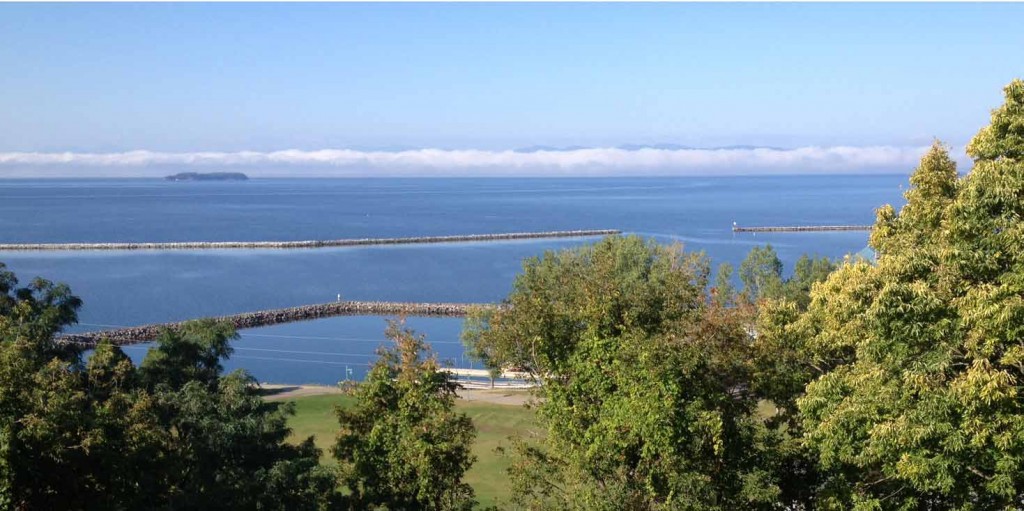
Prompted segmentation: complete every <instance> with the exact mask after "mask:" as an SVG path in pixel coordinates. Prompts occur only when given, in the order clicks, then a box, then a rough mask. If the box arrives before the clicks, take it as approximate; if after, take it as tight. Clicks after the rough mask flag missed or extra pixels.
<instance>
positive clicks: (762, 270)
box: [740, 245, 783, 302]
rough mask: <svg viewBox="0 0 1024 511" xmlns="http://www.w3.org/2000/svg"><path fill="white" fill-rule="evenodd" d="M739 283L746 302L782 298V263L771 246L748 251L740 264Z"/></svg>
mask: <svg viewBox="0 0 1024 511" xmlns="http://www.w3.org/2000/svg"><path fill="white" fill-rule="evenodd" d="M740 281H742V282H743V293H744V295H745V296H746V299H747V301H750V302H756V301H757V300H759V299H762V298H780V297H781V296H782V293H783V290H782V261H781V260H780V259H779V255H778V254H777V253H775V249H774V248H772V246H771V245H765V246H763V247H754V248H753V249H751V250H750V252H749V253H748V254H747V257H746V258H745V259H744V260H743V262H742V263H741V264H740Z"/></svg>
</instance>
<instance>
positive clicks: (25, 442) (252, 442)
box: [0, 264, 336, 510]
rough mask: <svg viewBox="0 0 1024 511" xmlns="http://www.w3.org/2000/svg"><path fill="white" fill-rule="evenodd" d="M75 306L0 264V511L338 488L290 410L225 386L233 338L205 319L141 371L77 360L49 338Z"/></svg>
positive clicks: (126, 364)
mask: <svg viewBox="0 0 1024 511" xmlns="http://www.w3.org/2000/svg"><path fill="white" fill-rule="evenodd" d="M80 306H81V300H80V299H78V298H77V297H75V296H74V295H72V294H71V292H70V290H69V289H68V288H67V286H64V285H54V284H52V283H50V282H47V281H45V280H42V279H37V280H35V281H33V282H32V283H30V284H29V285H28V286H25V287H17V279H16V278H15V277H14V275H13V274H12V273H10V272H8V271H6V269H5V267H4V266H3V264H0V508H3V509H24V510H35V509H39V510H49V509H67V510H74V509H111V510H118V509H124V510H128V509H161V508H162V509H247V510H248V509H321V508H325V507H327V506H329V505H330V504H331V502H332V501H333V500H335V486H336V483H335V479H334V477H333V475H332V474H331V473H330V471H329V470H327V469H325V468H323V467H320V466H319V455H320V453H319V451H318V450H317V449H316V448H315V447H314V446H313V445H312V441H311V440H307V441H306V442H304V443H302V444H300V445H298V446H293V445H290V444H288V443H286V442H285V438H286V437H287V436H288V434H289V430H288V428H287V427H286V424H285V420H286V418H287V416H288V414H289V413H290V408H288V407H287V406H284V405H281V404H275V403H267V402H265V401H264V400H263V399H262V398H261V397H260V396H259V395H258V393H257V388H256V386H255V382H254V381H252V379H251V378H250V377H249V376H247V375H245V374H244V373H233V374H231V375H228V376H222V375H221V374H220V373H221V365H220V363H221V361H222V360H223V358H225V357H226V356H227V355H228V354H229V353H230V347H229V344H228V342H229V341H230V340H231V339H234V338H235V333H234V330H233V329H232V328H231V327H230V325H226V324H221V323H216V322H212V321H201V322H196V323H190V324H186V325H185V326H184V327H183V328H182V329H181V330H180V331H165V332H163V333H162V334H161V336H160V338H159V339H158V340H157V345H156V347H154V348H153V349H152V351H151V352H150V355H149V356H148V357H147V359H146V361H145V362H144V364H143V368H142V369H139V368H136V367H135V366H134V365H133V364H132V362H131V360H130V359H129V358H128V357H127V356H125V354H124V353H123V352H122V351H121V350H120V349H119V348H117V347H115V346H113V345H111V344H110V343H109V342H101V343H100V344H99V345H98V346H97V347H96V348H95V350H94V351H93V352H92V353H91V354H90V356H88V358H87V359H84V358H83V355H82V353H81V352H80V350H78V349H76V348H74V347H71V346H68V345H64V344H62V343H60V342H59V341H58V340H56V339H55V337H54V335H55V334H57V333H58V332H60V331H61V330H62V329H63V328H65V327H67V326H68V325H70V324H73V323H74V322H75V321H76V319H77V310H78V308H79V307H80Z"/></svg>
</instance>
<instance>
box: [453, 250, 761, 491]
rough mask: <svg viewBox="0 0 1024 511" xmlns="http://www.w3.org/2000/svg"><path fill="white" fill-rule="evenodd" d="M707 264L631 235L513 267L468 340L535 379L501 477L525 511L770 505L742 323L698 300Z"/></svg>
mask: <svg viewBox="0 0 1024 511" xmlns="http://www.w3.org/2000/svg"><path fill="white" fill-rule="evenodd" d="M708 273H709V265H708V262H707V260H706V258H705V257H704V256H703V254H690V253H686V252H683V251H682V249H681V247H679V246H671V247H669V246H662V245H658V244H656V243H654V242H649V241H644V240H642V239H640V238H639V237H635V236H630V237H622V236H611V237H608V238H605V239H603V240H601V241H600V242H598V243H597V244H596V245H593V246H587V247H582V248H579V249H574V250H567V251H562V252H549V253H546V254H545V255H544V257H543V258H540V259H531V260H528V261H527V262H526V263H524V268H523V272H522V273H521V274H520V275H519V276H518V277H517V278H516V282H515V285H514V288H513V289H514V290H513V292H512V293H511V294H510V295H509V297H508V298H507V299H506V302H505V304H504V306H503V307H501V308H499V309H497V310H493V311H491V312H490V313H489V316H488V319H487V321H486V322H484V323H469V326H470V328H477V329H479V330H478V331H475V332H472V334H471V335H470V336H469V338H471V339H473V340H474V341H475V342H476V343H477V344H478V345H480V346H483V347H485V349H487V350H488V353H491V354H492V355H493V356H492V359H491V360H492V362H493V363H497V364H501V365H514V366H517V367H523V368H525V369H527V370H528V371H530V372H531V373H532V374H533V375H535V377H536V378H538V379H539V380H541V381H543V385H542V386H541V387H540V388H539V390H538V392H539V397H540V398H541V399H539V400H538V403H537V408H538V417H539V419H540V420H541V423H542V424H543V425H544V427H545V430H546V434H545V436H544V438H543V439H542V440H540V441H539V443H533V442H527V441H525V440H524V441H521V442H519V443H518V447H517V449H516V450H515V454H514V457H513V469H512V471H511V476H512V479H513V483H514V494H515V495H516V502H515V503H516V504H517V505H519V506H520V507H525V508H531V509H737V508H766V509H767V508H771V507H772V506H773V505H774V503H775V502H777V501H778V500H779V498H780V492H781V490H780V487H779V484H778V472H777V471H776V469H777V468H779V466H780V465H779V463H778V461H779V460H777V459H776V458H774V456H773V449H772V447H771V446H772V445H773V444H775V443H777V442H778V441H779V438H778V436H777V435H775V434H774V433H773V432H772V431H769V430H768V429H767V428H765V425H764V423H763V421H761V420H760V419H759V418H758V417H756V415H755V413H754V410H755V407H756V399H755V398H754V396H753V395H752V394H751V393H750V392H749V391H748V389H747V386H746V379H747V375H748V373H749V365H748V360H749V359H748V355H749V351H748V347H749V345H750V343H749V339H750V337H749V330H748V327H749V322H748V320H749V315H747V314H746V312H747V309H745V308H727V307H724V306H721V305H720V304H716V303H714V302H712V301H709V300H708V299H707V295H706V292H705V290H706V289H707V284H708Z"/></svg>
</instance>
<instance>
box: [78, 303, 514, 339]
mask: <svg viewBox="0 0 1024 511" xmlns="http://www.w3.org/2000/svg"><path fill="white" fill-rule="evenodd" d="M474 307H497V305H495V304H473V303H416V302H355V301H342V302H331V303H321V304H314V305H303V306H300V307H289V308H286V309H273V310H265V311H256V312H244V313H241V314H233V315H230V316H220V317H217V318H214V319H218V320H222V321H229V322H230V323H231V324H232V325H234V326H235V328H237V329H239V330H241V329H245V328H257V327H261V326H270V325H278V324H281V323H291V322H295V321H309V320H313V319H320V318H330V317H334V316H434V317H463V316H465V315H466V314H467V313H468V312H469V311H470V309H472V308H474ZM182 323H183V322H176V323H158V324H153V325H141V326H136V327H128V328H119V329H116V330H104V331H99V332H86V333H79V334H65V335H63V336H61V337H60V338H59V341H60V342H63V343H72V344H78V345H80V346H83V347H86V348H91V347H94V346H95V345H96V344H97V343H98V342H99V341H100V340H102V339H109V340H110V341H111V342H112V343H114V344H117V345H122V344H137V343H142V342H149V341H152V340H154V339H156V337H157V335H159V333H160V331H161V330H163V329H164V328H177V327H180V326H181V325H182Z"/></svg>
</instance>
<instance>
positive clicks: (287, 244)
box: [0, 229, 621, 252]
mask: <svg viewBox="0 0 1024 511" xmlns="http://www.w3.org/2000/svg"><path fill="white" fill-rule="evenodd" d="M620 232H621V231H618V230H615V229H594V230H577V231H545V232H509V233H498V234H461V235H454V236H418V237H406V238H350V239H337V240H306V241H184V242H166V243H165V242H154V243H0V252H2V251H27V250H48V251H49V250H209V249H238V248H242V249H296V248H327V247H359V246H368V245H412V244H423V243H459V242H479V241H508V240H523V239H538V238H582V237H589V236H607V235H611V234H619V233H620Z"/></svg>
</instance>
